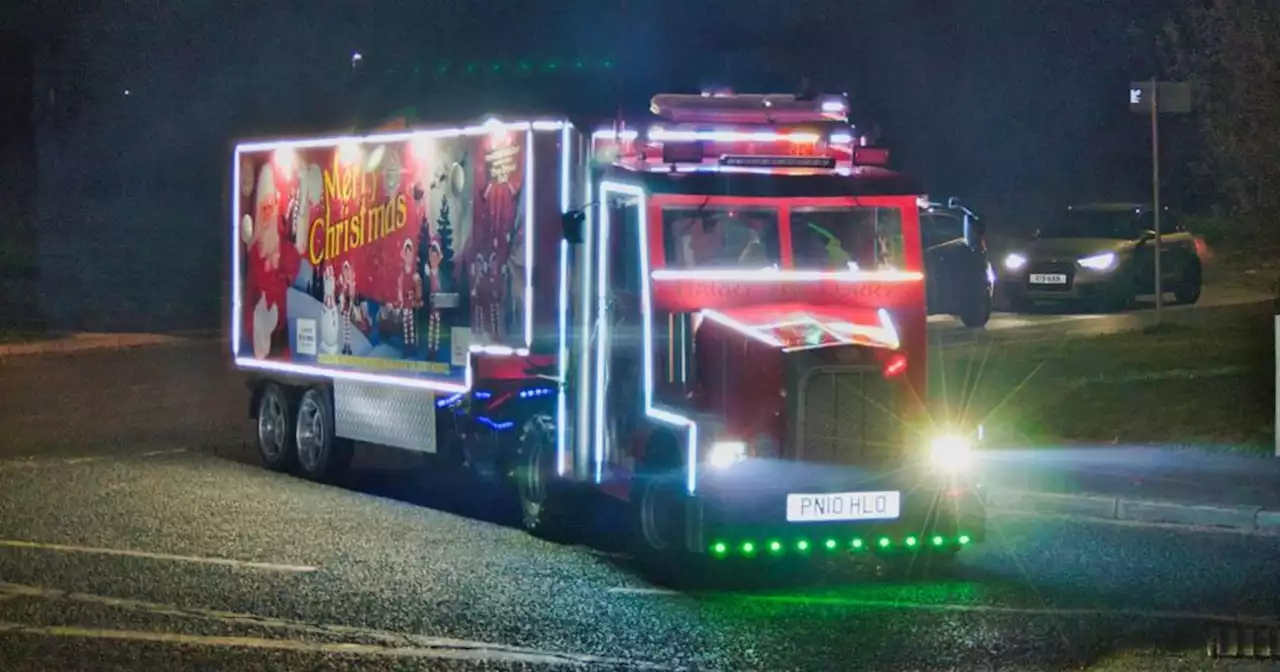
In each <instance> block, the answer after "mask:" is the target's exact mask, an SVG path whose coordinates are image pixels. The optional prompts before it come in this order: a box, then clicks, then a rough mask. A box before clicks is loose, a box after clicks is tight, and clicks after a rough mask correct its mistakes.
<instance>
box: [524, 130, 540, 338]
mask: <svg viewBox="0 0 1280 672" xmlns="http://www.w3.org/2000/svg"><path fill="white" fill-rule="evenodd" d="M533 172H534V171H533V128H532V127H531V128H530V129H529V131H528V132H527V133H525V136H524V186H523V187H521V188H522V189H524V347H526V348H530V347H533V247H534V244H535V242H536V241H537V240H538V238H537V236H535V235H534V216H533Z"/></svg>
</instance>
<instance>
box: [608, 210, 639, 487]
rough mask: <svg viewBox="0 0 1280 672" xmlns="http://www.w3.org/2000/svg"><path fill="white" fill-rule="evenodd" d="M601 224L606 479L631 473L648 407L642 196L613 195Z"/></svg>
mask: <svg viewBox="0 0 1280 672" xmlns="http://www.w3.org/2000/svg"><path fill="white" fill-rule="evenodd" d="M603 206H604V212H605V216H604V217H603V219H602V221H601V223H600V230H601V233H603V234H604V237H603V242H604V244H605V245H606V248H607V249H606V250H605V254H604V255H602V258H604V259H605V263H604V264H603V265H602V267H601V269H600V272H601V277H602V279H603V280H604V282H605V287H604V288H605V290H606V292H605V316H604V320H603V323H604V324H607V328H606V329H604V330H603V335H602V342H601V346H602V347H600V350H599V351H598V356H599V354H600V353H603V357H602V359H601V360H600V361H601V363H602V365H603V372H602V373H603V375H602V376H599V377H598V378H599V379H601V380H603V385H600V391H601V392H602V393H603V395H604V396H603V404H602V406H603V409H602V410H603V412H602V413H599V414H598V416H597V422H601V423H602V425H601V427H602V429H603V438H604V453H605V454H604V460H603V461H604V472H605V473H604V478H605V479H609V478H610V477H612V476H621V475H626V474H629V473H630V472H631V471H632V469H633V467H634V454H633V451H632V443H633V438H634V437H635V436H636V430H637V428H638V427H639V424H640V421H641V416H642V414H643V413H644V408H643V404H644V402H643V396H642V390H643V376H644V371H643V370H642V367H643V361H644V350H643V348H644V324H643V323H642V320H643V319H645V316H644V315H643V314H642V312H641V307H640V292H641V282H642V278H641V277H640V235H639V233H640V223H641V221H640V220H641V218H640V207H641V205H640V199H638V198H635V197H631V196H614V197H610V198H609V199H608V201H607V202H606V203H604V204H603Z"/></svg>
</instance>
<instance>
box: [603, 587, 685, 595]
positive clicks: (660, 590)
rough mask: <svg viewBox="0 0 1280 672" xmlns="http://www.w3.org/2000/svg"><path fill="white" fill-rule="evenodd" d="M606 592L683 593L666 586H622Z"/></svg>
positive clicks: (640, 593)
mask: <svg viewBox="0 0 1280 672" xmlns="http://www.w3.org/2000/svg"><path fill="white" fill-rule="evenodd" d="M606 592H610V593H618V594H619V595H681V594H682V593H681V592H680V591H678V590H667V589H666V588H629V587H626V586H620V587H617V588H610V589H608V590H607V591H606Z"/></svg>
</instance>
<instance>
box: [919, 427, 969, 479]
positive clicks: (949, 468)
mask: <svg viewBox="0 0 1280 672" xmlns="http://www.w3.org/2000/svg"><path fill="white" fill-rule="evenodd" d="M972 460H973V441H971V440H969V439H966V438H965V437H963V436H960V435H957V434H943V435H941V436H936V437H934V438H933V440H932V441H931V442H930V443H929V464H930V465H931V466H932V467H933V468H934V469H936V470H938V471H941V472H944V473H955V472H958V471H963V470H965V469H967V468H968V467H969V463H970V462H971V461H972Z"/></svg>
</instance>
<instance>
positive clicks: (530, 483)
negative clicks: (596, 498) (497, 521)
mask: <svg viewBox="0 0 1280 672" xmlns="http://www.w3.org/2000/svg"><path fill="white" fill-rule="evenodd" d="M512 476H513V478H514V480H515V486H516V488H515V489H516V496H517V497H518V499H519V500H520V524H521V525H522V526H523V527H524V529H525V530H526V531H528V532H529V533H530V534H533V535H536V536H539V537H542V538H544V539H552V540H556V541H568V540H569V539H570V538H571V536H572V535H571V534H570V531H571V530H570V525H569V520H570V519H569V514H568V511H567V510H566V508H567V507H565V506H564V503H565V501H564V500H565V497H566V493H565V491H564V489H563V488H562V487H561V482H560V481H559V476H558V475H557V474H556V424H555V421H554V420H552V419H551V416H549V415H544V414H539V415H534V416H533V417H531V418H529V419H528V420H526V421H525V423H524V426H523V427H522V428H521V430H520V442H519V445H518V446H517V447H516V459H515V469H514V470H513V473H512Z"/></svg>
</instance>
